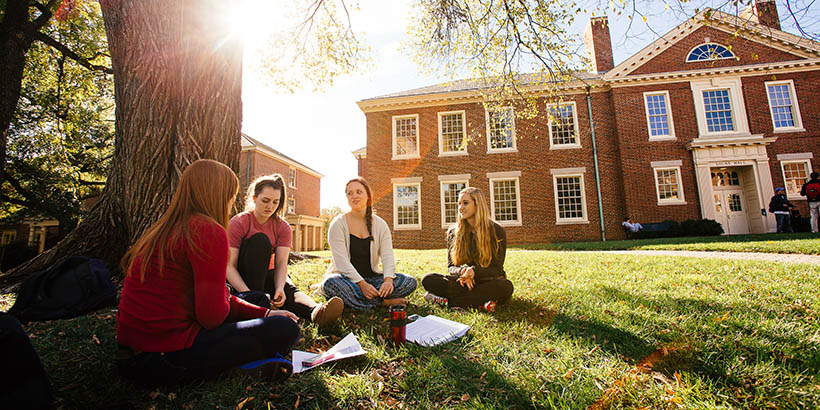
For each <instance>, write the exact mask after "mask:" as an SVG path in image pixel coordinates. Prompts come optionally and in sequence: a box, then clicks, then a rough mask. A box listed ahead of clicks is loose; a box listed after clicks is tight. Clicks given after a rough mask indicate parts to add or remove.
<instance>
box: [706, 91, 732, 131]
mask: <svg viewBox="0 0 820 410" xmlns="http://www.w3.org/2000/svg"><path fill="white" fill-rule="evenodd" d="M703 106H704V112H705V114H706V126H707V129H708V130H709V132H725V131H734V130H735V126H734V123H733V121H732V102H731V99H730V97H729V90H728V89H721V90H706V91H703Z"/></svg>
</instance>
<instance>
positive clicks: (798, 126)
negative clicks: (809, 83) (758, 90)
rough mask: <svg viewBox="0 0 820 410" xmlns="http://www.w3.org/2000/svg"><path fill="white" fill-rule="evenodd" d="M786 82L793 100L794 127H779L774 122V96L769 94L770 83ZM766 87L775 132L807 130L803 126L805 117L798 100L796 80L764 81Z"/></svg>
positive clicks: (779, 83) (781, 83)
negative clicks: (802, 114)
mask: <svg viewBox="0 0 820 410" xmlns="http://www.w3.org/2000/svg"><path fill="white" fill-rule="evenodd" d="M783 84H786V85H788V86H789V98H791V100H792V118H793V119H794V126H793V127H778V126H777V125H776V124H775V122H774V111H773V110H772V109H773V108H774V107H772V97H771V96H770V95H769V86H770V85H783ZM763 85H764V86H765V88H766V99H767V100H768V101H769V116H770V117H771V119H772V130H773V131H774V132H775V133H778V132H801V131H806V129H805V128H803V119H802V118H801V116H800V105H799V104H798V102H797V91H796V90H795V88H794V81H793V80H778V81H766V82H765V83H763Z"/></svg>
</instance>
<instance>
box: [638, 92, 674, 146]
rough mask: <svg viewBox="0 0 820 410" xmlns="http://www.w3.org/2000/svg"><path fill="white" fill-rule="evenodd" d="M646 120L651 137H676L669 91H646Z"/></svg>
mask: <svg viewBox="0 0 820 410" xmlns="http://www.w3.org/2000/svg"><path fill="white" fill-rule="evenodd" d="M644 103H645V106H646V121H647V125H648V127H649V139H656V138H668V137H674V129H673V127H672V115H671V112H670V110H669V93H667V92H665V91H664V92H660V93H645V94H644Z"/></svg>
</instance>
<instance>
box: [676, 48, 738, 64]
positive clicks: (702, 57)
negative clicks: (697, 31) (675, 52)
mask: <svg viewBox="0 0 820 410" xmlns="http://www.w3.org/2000/svg"><path fill="white" fill-rule="evenodd" d="M726 58H735V54H734V53H732V50H729V49H728V48H726V47H724V46H722V45H720V44H717V43H704V44H701V45H699V46H697V47H695V48H693V49H692V51H690V52H689V55H688V56H687V57H686V62H687V63H688V62H690V61H706V60H723V59H726Z"/></svg>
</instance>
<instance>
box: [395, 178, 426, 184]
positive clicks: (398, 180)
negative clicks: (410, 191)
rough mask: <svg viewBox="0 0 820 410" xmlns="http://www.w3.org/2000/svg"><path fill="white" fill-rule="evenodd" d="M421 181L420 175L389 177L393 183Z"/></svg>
mask: <svg viewBox="0 0 820 410" xmlns="http://www.w3.org/2000/svg"><path fill="white" fill-rule="evenodd" d="M421 181H422V178H421V177H405V178H390V183H392V184H394V185H396V184H399V185H407V184H418V183H421Z"/></svg>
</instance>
